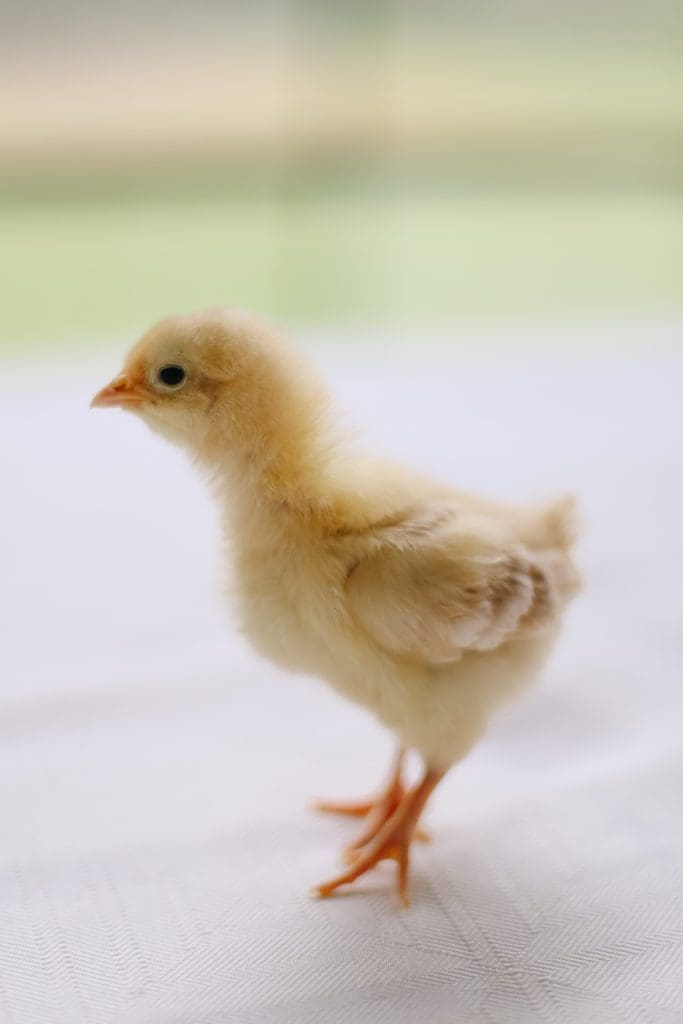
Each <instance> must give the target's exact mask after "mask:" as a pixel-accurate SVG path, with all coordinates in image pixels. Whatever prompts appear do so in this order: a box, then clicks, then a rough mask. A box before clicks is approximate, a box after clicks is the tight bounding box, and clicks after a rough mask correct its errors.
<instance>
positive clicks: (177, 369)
mask: <svg viewBox="0 0 683 1024" xmlns="http://www.w3.org/2000/svg"><path fill="white" fill-rule="evenodd" d="M185 377H186V373H185V371H184V370H183V368H182V366H177V365H176V364H175V363H169V364H168V366H162V367H161V369H160V370H159V372H158V373H157V380H158V381H159V383H161V384H163V385H164V386H165V387H167V388H179V387H180V385H181V384H182V383H183V381H184V380H185Z"/></svg>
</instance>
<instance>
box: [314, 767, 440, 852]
mask: <svg viewBox="0 0 683 1024" xmlns="http://www.w3.org/2000/svg"><path fill="white" fill-rule="evenodd" d="M404 760H405V750H404V749H403V748H399V749H398V751H397V752H396V755H395V757H394V762H393V764H392V767H391V773H390V775H389V778H388V779H387V782H386V784H385V786H384V787H383V789H382V790H381V791H380V792H379V793H378V795H377V796H376V797H371V798H370V799H369V800H360V801H358V802H349V803H347V802H345V801H344V802H340V803H336V802H334V801H329V800H317V801H316V802H315V803H314V804H313V809H314V810H316V811H322V812H324V813H325V814H343V815H347V816H348V817H352V818H365V824H364V826H363V829H362V831H361V833H360V835H359V836H357V837H356V839H355V840H354V841H353V842H352V843H350V844H349V846H347V848H346V850H345V851H344V859H345V860H347V861H350V860H353V859H355V857H356V856H357V851H358V850H360V849H361V847H363V846H366V845H367V844H368V843H369V842H370V840H371V839H374V838H375V836H376V835H377V833H378V832H379V831H380V829H381V828H382V826H383V825H384V823H385V822H386V821H388V820H389V818H390V817H391V816H392V814H393V813H394V811H395V810H396V808H397V807H398V805H399V804H400V802H401V800H402V799H403V797H404V796H405V793H406V790H405V786H404V785H403V762H404ZM429 838H430V837H429V834H428V833H427V832H424V831H422V830H418V831H417V832H416V833H415V839H418V840H420V841H421V842H428V841H429Z"/></svg>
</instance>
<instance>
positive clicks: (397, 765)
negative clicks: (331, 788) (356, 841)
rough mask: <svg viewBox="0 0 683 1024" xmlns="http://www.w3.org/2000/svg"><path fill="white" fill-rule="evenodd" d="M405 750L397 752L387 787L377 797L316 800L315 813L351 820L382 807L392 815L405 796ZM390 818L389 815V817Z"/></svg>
mask: <svg viewBox="0 0 683 1024" xmlns="http://www.w3.org/2000/svg"><path fill="white" fill-rule="evenodd" d="M404 760H405V750H404V749H403V748H402V747H399V749H398V750H397V751H396V754H395V755H394V759H393V762H392V765H391V772H390V775H389V778H388V779H387V781H386V783H385V785H384V786H383V787H382V789H381V790H380V792H379V793H378V794H377V796H374V797H369V798H368V799H366V800H358V801H345V800H341V801H339V802H337V801H334V800H316V801H315V802H314V804H313V810H314V811H322V812H323V813H324V814H343V815H346V816H348V817H350V818H364V817H365V816H366V815H368V814H371V813H373V812H375V811H376V810H378V809H379V808H380V807H386V808H389V811H388V814H391V813H392V812H393V811H394V810H395V809H396V807H397V806H398V803H399V801H400V799H401V797H402V796H403V792H404V790H403V762H404ZM387 817H388V815H387Z"/></svg>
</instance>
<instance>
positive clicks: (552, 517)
mask: <svg viewBox="0 0 683 1024" xmlns="http://www.w3.org/2000/svg"><path fill="white" fill-rule="evenodd" d="M544 524H545V529H546V536H547V543H548V546H549V547H557V548H560V550H562V551H567V550H568V549H569V548H570V547H572V545H573V544H575V543H576V540H577V538H578V536H579V532H580V522H579V513H578V508H577V502H576V498H575V497H574V495H573V494H565V495H564V496H563V497H562V498H559V499H557V500H555V501H553V503H552V504H551V505H548V506H547V507H546V509H545V514H544Z"/></svg>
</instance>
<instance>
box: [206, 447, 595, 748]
mask: <svg viewBox="0 0 683 1024" xmlns="http://www.w3.org/2000/svg"><path fill="white" fill-rule="evenodd" d="M397 475H398V474H396V471H395V469H394V467H393V466H390V465H387V464H385V463H382V462H378V463H377V464H376V465H375V472H374V474H373V479H374V480H375V481H379V484H377V483H375V484H373V490H374V493H373V494H371V495H367V492H366V493H365V495H364V496H361V494H359V492H358V491H357V490H355V489H352V490H351V495H350V496H349V498H350V501H351V504H352V506H353V507H352V508H351V509H349V512H348V513H347V516H346V517H344V515H343V513H342V514H341V515H339V516H336V517H335V522H334V525H332V526H330V525H329V524H328V522H326V518H327V517H325V518H323V519H322V520H319V521H318V522H312V521H311V519H310V518H309V517H308V516H307V517H306V518H305V519H304V520H303V522H302V521H301V520H300V519H299V518H298V517H297V516H296V514H292V513H291V512H289V511H288V510H286V509H284V508H283V507H282V506H280V505H278V504H275V505H271V504H270V503H269V502H267V501H266V502H263V501H258V500H247V501H245V503H244V507H242V508H239V507H238V508H237V509H236V508H235V507H234V497H235V496H234V492H233V495H232V501H231V503H230V504H231V507H230V511H229V513H228V516H227V523H226V532H227V535H228V538H229V541H230V542H231V544H232V546H233V551H234V555H233V560H234V572H235V577H236V578H235V583H236V586H235V588H234V589H235V597H236V601H237V604H238V608H239V611H240V615H241V621H242V626H243V629H244V632H245V633H246V635H247V636H248V638H249V639H250V640H251V642H252V644H253V645H254V647H255V648H256V649H257V650H258V651H259V652H260V653H262V654H264V655H265V656H266V657H268V658H270V659H271V660H273V661H275V662H276V663H277V664H279V665H281V666H282V667H283V668H286V669H289V670H292V671H298V672H305V673H308V674H311V675H314V676H318V677H320V678H322V679H324V680H326V681H327V682H328V683H330V684H331V685H332V686H333V687H334V688H335V689H336V690H338V691H339V692H340V693H341V694H342V695H343V696H345V697H347V698H349V699H350V700H353V701H355V702H356V703H358V704H361V705H363V706H364V707H366V708H368V709H369V710H370V711H372V712H373V713H374V714H376V715H377V716H378V717H379V718H380V720H381V721H382V722H383V723H384V725H386V726H387V727H388V728H390V729H391V730H393V731H394V732H395V733H396V735H397V736H398V737H399V739H400V741H401V743H402V744H403V745H404V746H405V747H408V748H414V749H416V750H417V751H419V753H420V754H421V755H422V756H423V758H424V759H425V760H426V761H427V762H429V763H436V764H439V765H440V766H443V767H448V766H450V765H452V764H453V763H454V762H456V761H458V760H460V759H461V758H462V757H463V756H464V755H465V754H466V753H467V752H468V750H469V749H470V748H471V746H472V745H473V743H474V742H476V740H477V739H478V738H479V737H480V736H481V734H482V733H483V732H484V730H485V727H486V724H487V722H488V719H489V717H490V714H491V713H492V712H493V711H494V710H495V708H496V707H497V706H498V705H499V704H500V703H501V702H503V701H505V700H506V699H508V698H511V697H514V696H515V695H516V694H517V693H518V692H519V691H520V690H521V689H522V688H523V687H524V686H525V685H526V684H527V683H530V682H531V681H532V679H533V677H534V675H535V673H536V671H537V670H538V669H539V668H540V667H541V666H542V664H543V661H544V659H545V657H546V656H547V654H548V653H549V651H550V649H551V647H552V642H553V640H554V639H555V637H556V635H557V632H558V627H559V624H560V612H561V609H562V607H563V605H564V603H565V602H566V600H567V598H568V597H569V596H571V594H572V593H573V592H574V588H575V584H576V573H575V570H574V567H573V565H572V563H571V560H570V558H569V555H568V554H567V551H566V547H567V540H568V539H569V537H570V536H571V532H570V531H571V506H570V505H569V503H566V504H565V503H561V504H559V505H557V506H554V507H551V508H550V509H549V510H548V511H546V510H540V511H538V512H535V513H531V514H525V513H523V512H519V511H517V510H513V509H510V508H509V507H507V506H499V505H495V504H493V503H483V502H481V501H480V500H478V499H476V498H473V497H470V496H468V495H466V494H464V493H454V492H448V491H446V490H444V489H442V488H438V487H435V486H434V485H430V483H429V482H428V481H425V480H421V479H419V478H410V477H409V476H408V475H407V474H406V475H405V477H402V478H401V477H400V476H399V480H398V481H397V480H396V476H397ZM383 478H384V479H385V480H386V479H388V480H391V482H392V485H393V486H390V487H389V488H387V489H386V490H385V491H384V492H383V490H382V480H383ZM392 478H393V479H392ZM367 480H369V477H366V481H367ZM366 485H367V484H366ZM397 485H398V486H397ZM387 492H388V493H387ZM368 497H369V500H368ZM364 498H365V500H364ZM382 505H384V506H385V510H386V511H385V513H384V514H383V515H382V514H381V513H380V514H378V511H379V509H380V508H381V507H382ZM558 520H559V523H560V531H559V533H558V531H557V528H556V527H557V522H558ZM564 524H566V527H565V525H564ZM563 531H566V532H563ZM392 559H393V561H394V562H395V563H396V565H395V566H392V565H391V564H389V563H390V562H391V561H392ZM478 560H484V564H485V566H486V569H488V568H489V565H490V562H491V560H493V562H494V565H495V566H496V568H498V569H499V570H500V571H501V573H502V575H503V578H502V579H501V580H500V588H499V594H498V595H497V597H498V599H499V600H500V602H501V608H500V611H499V612H498V616H497V619H496V611H497V609H496V608H495V607H494V604H495V600H496V596H494V597H493V598H491V596H490V595H489V593H488V591H487V585H488V580H484V581H482V580H481V578H480V574H479V572H478V569H479V566H478V564H477V561H478ZM498 562H502V565H498V564H497V563H498ZM402 563H403V564H402ZM471 563H474V567H473V571H471ZM396 572H398V574H400V575H401V577H402V578H401V580H400V584H398V583H397V584H396V585H395V586H392V585H391V584H393V583H394V578H393V577H394V576H395V575H396ZM458 572H460V573H461V574H462V573H463V572H464V573H469V575H468V577H467V578H466V579H465V580H463V586H462V589H470V590H471V591H472V594H471V596H470V595H469V594H465V596H464V601H465V602H468V601H472V602H476V604H477V606H478V608H479V614H480V616H481V619H482V622H481V627H480V630H479V633H478V634H474V636H473V639H472V641H471V642H472V643H474V644H475V645H476V646H473V647H470V648H468V647H465V646H460V644H459V642H458V639H457V634H458V630H459V631H460V635H461V639H462V640H467V639H468V637H467V635H465V634H466V631H467V629H468V628H469V619H468V618H467V616H468V614H469V608H468V607H466V608H465V609H463V610H462V611H461V614H460V617H458V615H457V612H455V611H454V610H453V609H451V608H450V607H446V608H445V610H444V612H443V615H444V620H445V621H444V623H443V624H441V623H438V624H437V626H436V628H435V630H434V632H436V631H437V630H438V628H439V626H442V629H441V632H445V633H447V632H448V631H449V629H450V631H451V632H452V633H454V634H455V640H453V641H452V640H451V638H450V637H449V636H448V635H447V636H446V637H442V636H434V635H431V634H430V627H431V623H429V622H427V623H426V624H424V623H422V622H417V623H416V622H415V620H416V619H417V618H418V617H420V616H425V617H427V616H429V615H430V614H431V613H432V609H434V608H435V609H436V611H435V614H439V609H440V608H441V607H442V605H441V603H440V602H442V601H443V600H444V594H443V593H442V592H441V591H442V590H444V591H446V593H447V591H448V589H449V584H451V579H450V576H451V574H456V573H458ZM383 574H384V576H391V577H392V578H391V580H390V581H386V582H385V579H384V578H383ZM515 574H519V578H520V581H521V583H520V584H518V586H519V589H520V591H521V592H517V590H514V585H515V584H516V577H515ZM470 577H473V578H470ZM511 577H515V579H513V580H512V582H511ZM457 589H458V590H460V589H461V588H460V587H457ZM389 595H390V596H389ZM392 599H393V602H392V606H391V607H389V608H387V607H386V605H387V603H389V601H391V600H392ZM425 605H426V606H427V607H426V608H425V607H424V606H425ZM385 615H386V616H387V617H388V618H389V620H390V621H389V623H388V624H385V623H384V621H383V617H384V616H385ZM505 615H508V616H509V618H508V620H506V621H503V622H500V619H501V617H504V616H505ZM404 619H405V620H408V621H407V622H404V621H403V620H404ZM411 620H412V622H411ZM491 620H494V621H491ZM413 624H415V629H416V632H417V633H418V634H419V635H418V636H416V637H413V636H411V634H410V630H411V625H413ZM423 630H424V633H423ZM395 634H397V635H395ZM424 634H430V635H424ZM482 634H483V635H482ZM477 637H478V642H477ZM497 641H499V642H497ZM422 646H424V650H422V649H421V647H422Z"/></svg>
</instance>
